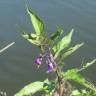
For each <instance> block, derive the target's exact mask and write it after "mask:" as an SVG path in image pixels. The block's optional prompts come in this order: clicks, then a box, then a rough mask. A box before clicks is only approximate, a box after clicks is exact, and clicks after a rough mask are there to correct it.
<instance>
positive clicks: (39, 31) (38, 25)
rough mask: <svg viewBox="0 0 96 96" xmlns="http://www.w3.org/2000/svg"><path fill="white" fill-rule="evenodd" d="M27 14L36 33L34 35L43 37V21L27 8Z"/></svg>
mask: <svg viewBox="0 0 96 96" xmlns="http://www.w3.org/2000/svg"><path fill="white" fill-rule="evenodd" d="M27 12H28V14H29V15H30V18H31V22H32V24H33V27H34V29H35V31H36V35H44V24H43V21H42V20H41V19H40V18H39V17H38V16H37V15H36V14H35V13H34V12H33V11H32V10H31V9H29V8H27Z"/></svg>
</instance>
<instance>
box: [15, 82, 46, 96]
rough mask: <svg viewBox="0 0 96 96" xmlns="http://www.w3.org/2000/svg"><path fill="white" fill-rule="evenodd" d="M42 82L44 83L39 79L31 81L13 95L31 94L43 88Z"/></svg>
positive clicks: (26, 95) (28, 95) (23, 95)
mask: <svg viewBox="0 0 96 96" xmlns="http://www.w3.org/2000/svg"><path fill="white" fill-rule="evenodd" d="M43 84H44V83H43V82H40V81H37V82H33V83H31V84H29V85H27V86H25V87H24V88H23V89H21V90H20V91H19V92H18V93H16V94H15V96H30V95H31V96H32V95H33V94H35V93H36V92H38V91H41V90H43Z"/></svg>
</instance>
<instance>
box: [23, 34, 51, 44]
mask: <svg viewBox="0 0 96 96" xmlns="http://www.w3.org/2000/svg"><path fill="white" fill-rule="evenodd" d="M22 37H24V38H25V39H27V40H28V41H29V42H30V43H32V44H34V45H37V46H40V45H47V44H49V43H51V40H49V39H48V38H47V37H42V36H37V35H36V34H32V33H31V34H29V33H26V32H23V34H22Z"/></svg>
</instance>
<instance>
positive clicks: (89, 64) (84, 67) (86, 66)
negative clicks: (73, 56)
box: [79, 59, 96, 71]
mask: <svg viewBox="0 0 96 96" xmlns="http://www.w3.org/2000/svg"><path fill="white" fill-rule="evenodd" d="M94 63H96V59H93V60H92V61H91V62H88V63H85V64H82V65H83V66H82V68H80V69H79V71H82V70H84V69H86V68H88V67H90V66H91V65H92V64H94Z"/></svg>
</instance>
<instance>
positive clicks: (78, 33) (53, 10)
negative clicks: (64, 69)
mask: <svg viewBox="0 0 96 96" xmlns="http://www.w3.org/2000/svg"><path fill="white" fill-rule="evenodd" d="M26 1H27V0H26ZM26 1H25V0H24V1H23V0H21V1H20V0H15V1H13V0H7V1H6V0H0V48H2V47H3V46H5V45H6V44H8V43H10V42H13V41H15V42H16V44H15V45H14V46H12V47H11V48H9V49H8V50H6V51H5V52H3V53H2V54H0V90H4V91H7V93H8V96H11V95H12V94H13V93H15V92H17V91H18V90H19V89H21V88H22V87H23V86H24V85H26V84H28V83H30V82H31V81H35V80H39V79H40V80H43V78H45V77H46V74H44V71H45V70H43V69H44V68H43V67H42V68H41V69H42V70H38V71H37V70H36V66H35V65H34V64H33V62H34V59H35V57H36V55H37V54H39V53H38V52H39V51H38V49H36V48H35V46H32V45H30V44H29V43H28V42H27V41H26V40H24V39H22V38H21V37H20V33H19V32H17V29H16V27H17V26H18V25H20V26H21V27H23V28H24V29H26V30H28V31H29V32H31V31H34V30H33V28H31V22H30V19H28V18H27V17H28V16H27V15H26V7H25V6H26V3H27V4H28V5H30V6H32V9H33V10H35V11H36V12H37V13H38V14H39V15H40V17H42V18H43V20H44V21H45V24H46V25H47V26H46V29H47V32H48V34H51V33H52V32H54V31H55V28H56V25H61V26H62V27H63V28H64V30H65V33H64V34H66V33H67V32H68V31H69V30H70V29H71V28H72V27H74V28H75V32H74V36H73V42H72V44H76V43H81V42H85V46H84V47H82V48H81V49H80V50H79V51H78V52H77V53H75V54H74V55H73V57H72V56H71V57H70V58H68V59H69V60H66V62H67V64H69V65H67V66H69V67H71V66H72V65H73V66H80V64H81V61H82V59H83V58H85V59H84V61H88V60H92V58H95V57H96V39H95V38H96V32H95V31H96V27H95V25H96V11H95V9H96V1H95V0H80V1H76V0H75V1H74V0H48V1H45V0H42V1H38V0H29V1H27V2H26ZM70 63H71V64H70ZM95 67H96V65H93V67H90V69H88V70H87V72H86V71H85V73H84V75H85V76H86V78H90V79H91V80H92V81H93V82H94V81H96V77H95V74H96V71H95ZM91 73H92V74H91ZM38 74H39V75H38Z"/></svg>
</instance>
